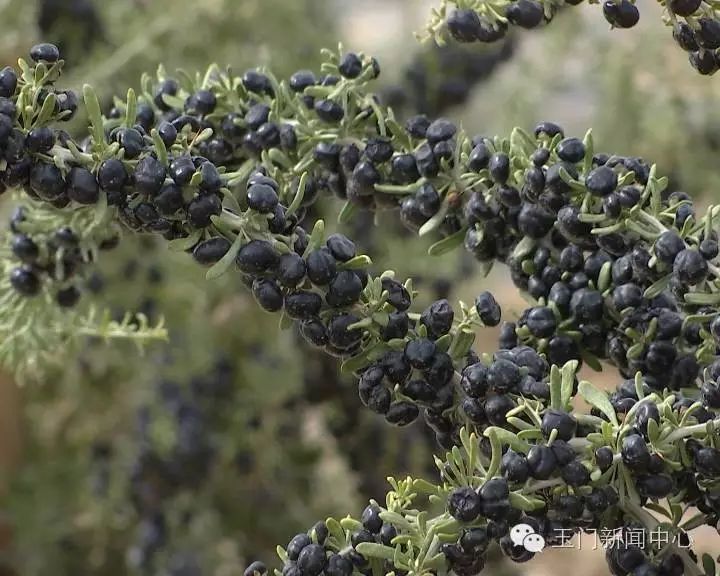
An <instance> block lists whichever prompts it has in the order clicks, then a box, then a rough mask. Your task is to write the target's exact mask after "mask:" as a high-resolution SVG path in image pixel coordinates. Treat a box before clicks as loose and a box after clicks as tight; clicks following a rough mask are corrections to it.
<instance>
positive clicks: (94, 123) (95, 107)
mask: <svg viewBox="0 0 720 576" xmlns="http://www.w3.org/2000/svg"><path fill="white" fill-rule="evenodd" d="M83 100H84V101H85V108H86V109H87V113H88V118H89V119H90V126H91V127H92V135H93V141H94V143H95V144H104V143H105V129H104V127H103V121H102V112H101V110H100V102H99V100H98V97H97V94H95V90H93V87H92V86H90V85H89V84H85V85H84V86H83Z"/></svg>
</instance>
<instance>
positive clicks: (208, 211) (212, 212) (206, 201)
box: [188, 194, 222, 228]
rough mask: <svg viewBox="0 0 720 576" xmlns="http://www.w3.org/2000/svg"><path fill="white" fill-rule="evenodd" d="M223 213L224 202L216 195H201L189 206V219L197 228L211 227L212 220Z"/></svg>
mask: <svg viewBox="0 0 720 576" xmlns="http://www.w3.org/2000/svg"><path fill="white" fill-rule="evenodd" d="M221 212H222V202H221V201H220V198H219V197H218V196H217V195H216V194H199V195H197V196H195V198H193V199H192V200H191V201H190V203H189V204H188V219H189V220H190V223H191V224H192V225H193V226H195V227H196V228H206V227H207V226H210V224H211V223H212V220H211V219H210V218H211V217H212V216H217V215H219V214H220V213H221Z"/></svg>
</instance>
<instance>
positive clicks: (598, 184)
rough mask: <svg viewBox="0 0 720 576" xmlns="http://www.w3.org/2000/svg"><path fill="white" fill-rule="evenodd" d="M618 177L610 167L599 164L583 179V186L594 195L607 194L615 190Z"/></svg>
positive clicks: (601, 195)
mask: <svg viewBox="0 0 720 576" xmlns="http://www.w3.org/2000/svg"><path fill="white" fill-rule="evenodd" d="M617 183H618V177H617V174H616V173H615V171H614V170H613V169H612V168H608V167H607V166H600V167H598V168H595V169H594V170H593V171H592V172H590V174H588V176H587V178H586V179H585V187H586V188H587V189H588V192H590V194H593V195H594V196H600V197H604V196H608V195H609V194H612V193H613V192H614V191H615V188H616V187H617Z"/></svg>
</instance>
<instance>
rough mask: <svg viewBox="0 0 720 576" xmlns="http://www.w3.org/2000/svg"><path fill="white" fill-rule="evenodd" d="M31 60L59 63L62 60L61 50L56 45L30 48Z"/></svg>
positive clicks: (39, 45)
mask: <svg viewBox="0 0 720 576" xmlns="http://www.w3.org/2000/svg"><path fill="white" fill-rule="evenodd" d="M30 58H32V60H33V61H34V62H49V63H53V62H57V61H58V60H60V50H58V47H57V46H55V45H54V44H48V43H44V44H36V45H35V46H33V47H32V48H30Z"/></svg>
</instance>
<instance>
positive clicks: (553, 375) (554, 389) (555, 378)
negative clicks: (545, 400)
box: [550, 364, 563, 410]
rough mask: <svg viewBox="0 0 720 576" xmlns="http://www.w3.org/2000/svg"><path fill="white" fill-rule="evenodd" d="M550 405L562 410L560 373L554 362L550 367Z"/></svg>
mask: <svg viewBox="0 0 720 576" xmlns="http://www.w3.org/2000/svg"><path fill="white" fill-rule="evenodd" d="M550 406H552V407H553V408H554V409H555V410H562V407H563V403H562V373H561V372H560V368H558V367H557V366H556V365H555V364H553V365H552V366H551V367H550Z"/></svg>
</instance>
